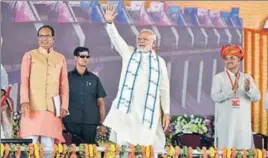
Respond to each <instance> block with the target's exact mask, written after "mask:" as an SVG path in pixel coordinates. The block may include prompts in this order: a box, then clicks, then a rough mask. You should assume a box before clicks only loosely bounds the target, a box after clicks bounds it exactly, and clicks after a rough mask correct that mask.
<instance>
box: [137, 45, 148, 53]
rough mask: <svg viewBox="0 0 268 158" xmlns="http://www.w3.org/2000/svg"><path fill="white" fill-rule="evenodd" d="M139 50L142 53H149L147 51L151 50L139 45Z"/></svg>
mask: <svg viewBox="0 0 268 158" xmlns="http://www.w3.org/2000/svg"><path fill="white" fill-rule="evenodd" d="M137 51H138V52H141V53H147V52H149V51H150V50H148V49H147V48H144V47H139V46H137Z"/></svg>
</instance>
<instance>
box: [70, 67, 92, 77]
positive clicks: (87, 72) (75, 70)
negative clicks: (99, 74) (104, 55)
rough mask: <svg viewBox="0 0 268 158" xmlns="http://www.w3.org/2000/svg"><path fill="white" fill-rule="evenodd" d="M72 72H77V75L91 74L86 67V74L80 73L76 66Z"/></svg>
mask: <svg viewBox="0 0 268 158" xmlns="http://www.w3.org/2000/svg"><path fill="white" fill-rule="evenodd" d="M72 72H73V73H75V74H77V75H79V76H83V75H90V73H89V71H88V69H87V68H86V70H85V72H84V74H80V73H79V72H78V70H77V69H76V68H74V70H73V71H72Z"/></svg>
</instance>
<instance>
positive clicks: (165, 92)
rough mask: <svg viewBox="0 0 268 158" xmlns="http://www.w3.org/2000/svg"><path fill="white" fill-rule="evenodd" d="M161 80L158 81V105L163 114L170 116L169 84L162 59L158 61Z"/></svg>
mask: <svg viewBox="0 0 268 158" xmlns="http://www.w3.org/2000/svg"><path fill="white" fill-rule="evenodd" d="M160 69H161V80H160V105H161V108H162V110H163V112H164V114H170V83H169V78H168V72H167V66H166V63H165V61H164V60H163V59H161V60H160Z"/></svg>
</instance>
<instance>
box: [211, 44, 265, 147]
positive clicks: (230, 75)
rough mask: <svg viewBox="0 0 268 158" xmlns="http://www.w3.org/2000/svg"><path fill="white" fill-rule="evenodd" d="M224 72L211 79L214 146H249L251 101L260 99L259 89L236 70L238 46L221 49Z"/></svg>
mask: <svg viewBox="0 0 268 158" xmlns="http://www.w3.org/2000/svg"><path fill="white" fill-rule="evenodd" d="M221 56H222V57H223V59H224V63H225V71H223V72H220V73H219V74H216V75H215V76H214V78H213V83H212V90H211V97H212V100H213V101H214V102H215V146H216V147H217V148H219V149H222V148H224V147H231V148H237V149H242V148H245V149H251V148H253V147H254V142H253V136H252V130H251V102H252V101H254V102H256V101H258V100H260V92H259V90H258V88H257V87H256V85H255V84H254V80H253V79H252V77H251V76H250V75H248V74H245V73H243V72H241V71H239V66H240V63H241V61H242V59H243V57H244V52H243V49H242V48H241V47H240V46H238V45H227V46H224V47H223V48H222V50H221Z"/></svg>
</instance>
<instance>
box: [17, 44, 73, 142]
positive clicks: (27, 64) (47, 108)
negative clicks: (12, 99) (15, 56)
mask: <svg viewBox="0 0 268 158" xmlns="http://www.w3.org/2000/svg"><path fill="white" fill-rule="evenodd" d="M20 90H21V91H20V102H21V104H22V103H26V102H29V103H30V109H31V113H30V116H26V117H22V119H21V127H20V136H21V137H29V136H34V135H38V136H47V137H51V138H55V139H56V141H64V138H63V136H62V125H61V119H60V118H58V117H56V116H55V107H54V103H53V97H54V96H57V95H60V97H61V108H62V109H65V110H68V102H69V87H68V73H67V65H66V60H65V57H64V56H63V55H62V54H60V53H58V52H56V51H54V50H53V49H51V50H50V52H49V53H47V51H46V50H45V49H43V48H39V49H35V50H32V51H30V52H27V53H25V55H24V56H23V59H22V65H21V89H20Z"/></svg>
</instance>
